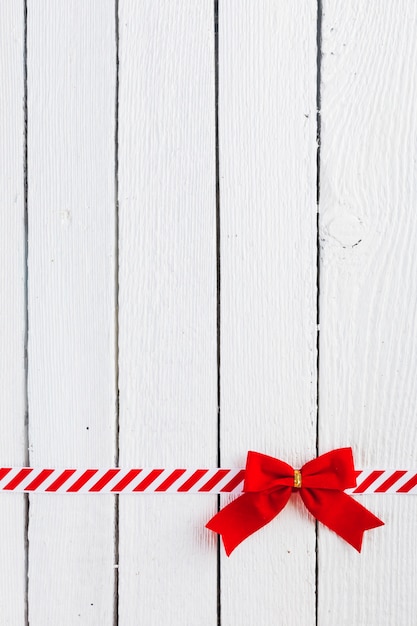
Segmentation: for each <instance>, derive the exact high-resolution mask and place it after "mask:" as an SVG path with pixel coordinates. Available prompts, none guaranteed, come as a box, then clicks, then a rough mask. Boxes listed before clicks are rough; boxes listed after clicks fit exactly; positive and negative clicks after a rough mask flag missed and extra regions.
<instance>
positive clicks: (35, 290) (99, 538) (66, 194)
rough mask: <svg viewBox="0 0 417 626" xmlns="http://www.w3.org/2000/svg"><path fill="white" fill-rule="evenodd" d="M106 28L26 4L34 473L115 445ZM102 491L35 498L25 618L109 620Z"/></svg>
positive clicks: (71, 7)
mask: <svg viewBox="0 0 417 626" xmlns="http://www.w3.org/2000/svg"><path fill="white" fill-rule="evenodd" d="M115 76H116V54H115V19H114V3H113V2H111V1H110V0H104V1H103V0H96V1H93V0H88V1H87V2H86V1H85V0H74V1H73V2H70V3H61V2H60V3H56V2H54V1H53V0H42V1H39V0H37V1H36V2H29V5H28V94H29V101H28V109H29V139H28V144H29V270H28V271H29V434H30V439H29V440H30V461H31V464H32V465H38V466H44V467H47V466H48V465H49V464H51V466H52V467H53V466H54V465H57V466H58V465H59V466H61V467H62V466H64V467H65V466H67V467H71V466H73V467H77V466H90V467H91V466H94V465H97V466H108V465H111V464H112V463H113V462H114V448H115V404H116V402H115V366H114V363H115V350H114V345H115V338H114V328H115V302H114V291H115V288H114V279H115V275H114V274H115V269H114V248H115V230H114V211H115V206H114V132H115V131H114V128H115V121H114V115H115V110H114V103H115ZM113 535H114V499H113V498H112V496H102V497H94V498H92V497H91V498H89V497H86V496H75V497H68V496H57V495H52V496H50V497H49V496H37V497H36V496H33V497H31V499H30V525H29V621H30V624H31V626H32V625H33V626H36V625H39V626H44V624H59V625H66V624H71V625H73V624H77V623H82V624H91V625H93V624H94V625H97V624H103V625H105V624H111V623H112V617H113V587H114V580H113V579H114V536H113Z"/></svg>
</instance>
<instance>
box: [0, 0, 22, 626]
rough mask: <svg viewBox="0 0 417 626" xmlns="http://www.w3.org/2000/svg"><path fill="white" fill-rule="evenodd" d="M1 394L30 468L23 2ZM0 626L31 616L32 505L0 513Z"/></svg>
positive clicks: (0, 286) (1, 312) (11, 71)
mask: <svg viewBox="0 0 417 626" xmlns="http://www.w3.org/2000/svg"><path fill="white" fill-rule="evenodd" d="M0 41H1V42H2V54H1V55H0V81H1V85H2V89H1V95H0V100H1V104H0V110H1V115H0V125H1V128H0V136H1V141H0V189H1V190H2V191H1V195H0V267H1V272H0V345H1V352H0V355H1V356H0V380H1V386H2V392H1V394H0V414H1V437H0V458H1V463H2V464H7V463H12V464H15V463H16V464H18V465H21V464H23V463H24V462H25V441H26V437H25V411H26V393H25V385H26V383H25V364H24V363H25V357H24V351H25V307H26V305H25V264H26V260H25V226H24V110H23V107H22V102H23V98H24V64H23V54H24V18H23V3H16V2H13V0H8V1H6V2H2V3H1V4H0ZM0 528H1V533H0V564H1V565H0V586H1V589H2V593H1V598H0V623H1V624H23V623H24V618H25V587H26V567H25V505H24V498H23V496H21V495H20V494H11V497H10V498H6V500H5V501H4V502H3V505H2V506H1V507H0Z"/></svg>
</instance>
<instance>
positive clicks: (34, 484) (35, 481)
mask: <svg viewBox="0 0 417 626" xmlns="http://www.w3.org/2000/svg"><path fill="white" fill-rule="evenodd" d="M53 473H54V470H53V469H44V470H42V471H41V472H40V473H39V474H38V475H37V476H36V478H34V479H33V480H32V482H31V483H29V485H28V486H27V487H25V491H35V489H37V488H38V487H39V485H41V484H42V483H43V482H45V480H46V479H47V478H48V476H50V475H51V474H53Z"/></svg>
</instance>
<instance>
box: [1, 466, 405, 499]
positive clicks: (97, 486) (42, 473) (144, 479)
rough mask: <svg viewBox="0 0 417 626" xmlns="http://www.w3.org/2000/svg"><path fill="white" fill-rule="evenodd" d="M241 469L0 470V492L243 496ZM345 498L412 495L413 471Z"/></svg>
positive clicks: (374, 481) (386, 474)
mask: <svg viewBox="0 0 417 626" xmlns="http://www.w3.org/2000/svg"><path fill="white" fill-rule="evenodd" d="M244 477H245V470H244V469H219V468H216V469H151V468H142V469H127V470H124V469H120V468H111V469H39V468H32V467H1V468H0V491H4V492H15V493H16V492H20V493H23V492H25V493H231V494H239V493H241V492H242V488H243V480H244ZM346 493H348V494H350V495H361V494H365V493H408V494H417V470H409V471H407V470H362V471H358V472H357V486H356V487H354V488H353V489H347V490H346Z"/></svg>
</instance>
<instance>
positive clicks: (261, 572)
mask: <svg viewBox="0 0 417 626" xmlns="http://www.w3.org/2000/svg"><path fill="white" fill-rule="evenodd" d="M219 4H220V17H219V37H220V41H219V47H220V52H219V71H220V84H219V121H220V199H221V294H222V296H221V463H222V465H223V466H225V467H228V466H232V467H233V466H241V465H242V464H243V463H244V461H245V457H246V452H247V450H249V449H252V450H258V451H260V452H264V453H267V454H272V455H274V456H279V457H280V458H282V459H285V460H287V461H288V462H289V463H292V464H294V465H295V466H300V465H301V464H302V463H303V462H305V461H307V460H308V459H309V458H312V457H314V456H315V429H316V348H315V342H316V301H315V297H316V296H315V284H316V283H315V281H316V274H315V269H316V262H315V261H316V257H315V255H316V247H315V236H316V235H315V233H316V227H315V221H316V165H315V159H316V144H315V134H316V119H315V118H316V116H315V102H316V101H315V98H316V83H315V72H316V66H315V44H316V5H315V3H314V2H304V3H294V2H290V1H287V2H274V1H272V0H261V1H259V0H257V1H256V2H254V1H253V2H245V3H238V4H236V3H235V2H232V1H225V2H220V3H219ZM223 554H224V553H223ZM221 581H222V591H221V607H222V624H227V625H229V624H230V625H232V624H239V625H248V626H249V625H253V624H262V625H263V626H267V625H272V624H276V623H277V622H279V623H282V624H286V625H288V626H291V625H297V626H298V625H299V624H306V625H308V624H315V528H314V522H313V521H312V519H311V518H310V517H309V516H308V515H307V514H306V512H305V509H303V507H302V506H301V505H300V502H299V501H298V500H297V501H294V502H291V503H290V505H289V506H288V507H287V509H286V510H285V511H283V512H282V514H281V515H280V517H279V518H278V519H277V520H276V521H274V522H273V523H272V524H270V525H269V526H268V527H266V528H264V529H262V531H260V532H258V533H256V534H255V535H253V536H252V537H250V538H249V539H247V540H246V542H245V543H244V544H242V545H241V546H239V548H238V549H237V550H236V552H234V553H233V554H232V556H231V557H230V559H227V558H226V557H223V558H222V572H221Z"/></svg>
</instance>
